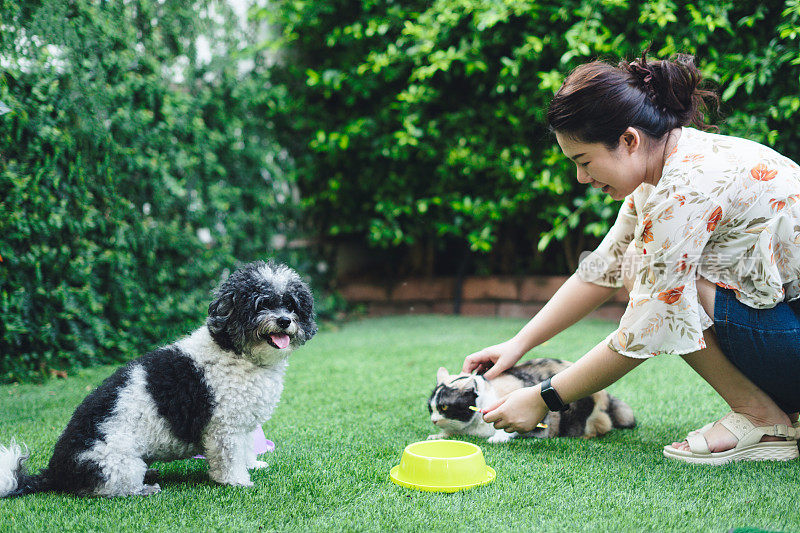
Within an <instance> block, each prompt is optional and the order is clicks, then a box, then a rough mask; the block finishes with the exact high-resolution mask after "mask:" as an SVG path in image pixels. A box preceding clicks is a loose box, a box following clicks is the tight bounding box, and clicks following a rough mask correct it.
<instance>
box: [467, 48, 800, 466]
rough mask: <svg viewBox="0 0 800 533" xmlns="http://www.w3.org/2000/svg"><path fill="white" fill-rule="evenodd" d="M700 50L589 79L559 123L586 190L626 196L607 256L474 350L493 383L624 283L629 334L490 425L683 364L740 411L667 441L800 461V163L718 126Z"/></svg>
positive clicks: (514, 422) (586, 264)
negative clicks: (671, 358)
mask: <svg viewBox="0 0 800 533" xmlns="http://www.w3.org/2000/svg"><path fill="white" fill-rule="evenodd" d="M700 79H701V76H700V73H699V71H698V70H697V68H696V67H695V65H694V63H693V58H692V57H691V56H678V57H676V59H675V60H673V61H651V62H648V61H647V59H646V57H645V56H644V55H643V57H642V58H641V59H638V60H636V61H634V62H632V63H621V64H620V65H619V66H613V65H610V64H606V63H602V62H593V63H588V64H585V65H582V66H580V67H578V68H577V69H575V70H574V71H573V72H572V73H570V75H569V76H568V77H567V79H566V80H565V81H564V84H563V85H562V86H561V88H560V89H559V91H558V93H557V94H556V95H555V97H554V99H553V101H552V103H551V105H550V109H549V112H548V121H549V123H550V128H551V130H552V131H554V133H555V136H556V140H557V141H558V144H559V145H560V147H561V149H562V151H563V152H564V154H565V155H566V156H567V157H568V158H569V159H571V160H573V161H574V162H575V164H576V165H577V171H578V174H577V179H578V181H579V182H580V183H586V184H590V185H591V186H592V187H595V188H602V190H603V191H604V192H606V193H607V194H609V195H610V196H611V197H612V198H614V199H615V200H622V199H625V202H624V203H623V206H622V208H621V210H620V212H619V215H618V217H617V220H616V222H615V223H614V226H613V227H612V228H611V230H610V231H609V233H608V235H606V237H605V239H604V240H603V241H602V243H601V244H600V246H599V247H598V248H597V250H595V251H594V252H593V253H591V254H589V256H588V257H586V258H584V260H583V261H582V262H581V264H580V266H579V268H578V270H577V272H576V273H575V274H574V275H573V276H572V277H571V278H569V279H568V280H567V282H566V283H564V285H563V286H562V287H561V288H560V289H559V290H558V292H557V293H556V294H555V295H554V296H553V297H552V298H551V300H550V301H549V302H548V303H547V305H546V306H545V307H544V308H543V309H542V311H540V312H539V313H538V314H537V315H536V316H534V317H533V319H531V321H530V322H529V323H528V324H527V325H526V326H525V327H524V328H523V329H522V330H521V331H520V332H519V333H518V334H517V335H516V336H514V337H513V338H512V339H510V340H508V341H506V342H503V343H501V344H498V345H495V346H490V347H488V348H485V349H483V350H481V351H479V352H477V353H474V354H472V355H469V356H468V357H467V358H466V359H465V361H464V366H463V371H464V372H471V371H473V370H476V369H478V370H485V369H487V368H489V370H488V371H486V374H485V377H487V378H489V379H491V378H493V377H494V376H496V375H498V374H499V373H501V372H503V371H504V370H506V369H508V368H510V367H511V366H513V365H514V364H515V363H516V362H517V361H518V360H519V359H520V358H521V357H522V356H523V355H524V354H525V353H526V352H527V351H529V350H530V349H531V348H533V347H535V346H537V345H538V344H541V343H542V342H544V341H546V340H547V339H549V338H550V337H552V336H553V335H555V334H557V333H558V332H560V331H562V330H563V329H565V328H567V327H569V326H570V325H572V324H574V323H575V322H577V321H578V320H580V319H581V318H583V317H584V316H586V315H587V314H588V313H589V312H590V311H592V310H593V309H594V308H596V307H597V306H598V305H600V304H601V303H603V302H604V301H606V300H607V299H609V298H610V297H611V296H612V295H613V294H614V292H616V290H617V289H618V288H620V287H621V286H623V285H625V286H626V287H627V289H628V291H629V292H630V300H629V304H628V307H627V309H626V311H625V314H624V316H623V317H622V319H621V321H620V325H619V328H618V329H617V330H616V331H614V332H613V333H612V334H611V335H609V337H608V338H607V339H606V340H604V341H603V342H601V343H600V344H598V345H597V346H595V347H594V348H593V349H592V350H591V351H590V352H589V353H587V354H586V355H584V356H583V357H582V358H581V359H580V360H579V361H577V362H576V363H575V364H574V365H572V366H571V367H570V368H569V369H567V370H564V371H563V372H561V373H559V374H557V375H556V376H554V377H553V378H552V380H551V381H550V382H549V383H548V382H545V383H543V384H540V385H537V386H535V387H530V388H526V389H522V390H519V391H517V392H515V393H512V394H511V395H509V396H507V397H506V398H504V399H502V400H501V401H499V402H498V403H497V404H496V405H495V406H494V408H493V409H492V410H491V411H490V412H489V413H487V414H486V415H485V416H484V419H485V420H486V421H487V422H490V423H493V424H494V425H495V427H496V428H498V429H505V430H507V431H526V430H530V429H531V428H533V427H534V426H535V425H536V424H537V423H538V422H539V421H540V420H541V419H542V418H544V416H545V415H546V414H547V411H548V406H549V408H550V409H558V408H560V407H561V405H562V403H563V404H566V403H569V402H572V401H575V400H577V399H579V398H582V397H584V396H587V395H589V394H591V393H593V392H595V391H597V390H599V389H602V388H604V387H606V386H608V385H610V384H611V383H613V382H615V381H616V380H617V379H619V378H621V377H622V376H624V375H625V374H627V373H628V372H629V371H631V370H632V369H633V368H635V367H636V366H637V365H639V364H640V363H642V362H644V361H645V360H646V359H648V358H650V357H652V356H654V355H658V354H662V353H672V354H678V355H681V356H682V357H683V358H684V360H685V361H686V362H687V363H689V365H690V366H691V367H692V368H693V369H694V370H695V371H697V373H698V374H700V376H702V377H703V378H704V379H705V380H706V381H707V382H708V383H709V384H710V385H711V386H712V387H713V388H714V389H715V390H716V391H717V392H718V393H719V394H720V395H721V396H722V398H723V399H724V400H725V401H726V402H727V403H728V405H729V406H730V408H731V413H729V414H728V415H726V416H725V417H723V418H722V419H721V420H719V421H717V422H716V423H712V424H709V425H707V426H705V427H703V428H701V429H700V430H697V431H693V432H691V433H690V434H689V435H688V436H687V439H686V440H685V441H683V442H680V443H677V442H676V443H673V444H671V445H668V446H665V447H664V454H665V455H666V456H667V457H670V458H674V459H678V460H683V461H687V462H698V463H706V464H722V463H725V462H729V461H734V460H787V459H794V458H796V457H798V449H797V443H796V439H797V435H798V433H800V431H799V430H798V429H797V428H796V427H793V423H794V424H795V425H797V424H796V423H797V418H798V413H797V411H798V410H800V386H799V385H800V342H798V341H800V314H798V313H800V300H798V298H800V203H798V200H800V168H798V166H797V165H796V164H795V163H793V162H792V161H790V160H789V159H787V158H785V157H783V156H781V155H780V154H778V153H776V152H775V151H773V150H771V149H769V148H766V147H764V146H762V145H759V144H757V143H754V142H751V141H746V140H744V139H738V138H734V137H727V136H722V135H715V134H712V133H707V132H705V131H700V130H698V129H693V128H690V127H687V126H689V125H694V126H697V127H699V128H701V129H705V126H704V124H703V115H702V108H703V104H704V101H705V99H709V98H710V99H715V100H716V96H715V95H714V93H712V92H709V91H704V90H702V89H699V88H698V84H699V82H700Z"/></svg>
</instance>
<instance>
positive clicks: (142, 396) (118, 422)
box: [0, 261, 317, 497]
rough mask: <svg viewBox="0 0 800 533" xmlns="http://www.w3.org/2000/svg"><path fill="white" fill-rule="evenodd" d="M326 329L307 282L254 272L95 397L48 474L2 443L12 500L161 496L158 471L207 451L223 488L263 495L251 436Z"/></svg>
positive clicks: (258, 266)
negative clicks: (47, 494)
mask: <svg viewBox="0 0 800 533" xmlns="http://www.w3.org/2000/svg"><path fill="white" fill-rule="evenodd" d="M316 331H317V326H316V323H315V322H314V302H313V298H312V296H311V292H310V291H309V288H308V286H307V285H306V284H305V283H303V281H302V280H301V279H300V277H299V276H298V275H297V273H295V272H294V271H293V270H292V269H290V268H288V267H286V266H283V265H277V264H274V263H271V262H270V263H264V262H261V261H259V262H255V263H250V264H247V265H245V266H244V267H242V268H240V269H239V270H237V271H236V272H234V273H233V274H232V275H231V276H230V277H229V278H228V279H227V280H226V281H225V282H223V283H222V285H221V286H220V287H219V289H218V290H217V292H216V294H215V297H214V301H213V302H212V303H211V305H210V306H209V308H208V319H207V320H206V323H205V325H204V326H202V327H201V328H199V329H197V330H196V331H194V332H193V333H192V334H191V335H189V336H188V337H185V338H183V339H181V340H179V341H177V342H175V343H174V344H170V345H168V346H164V347H162V348H158V349H156V350H154V351H153V352H151V353H148V354H147V355H144V356H143V357H140V358H139V359H136V360H134V361H131V362H130V363H128V364H127V365H125V366H124V367H122V368H120V369H119V370H117V372H116V373H114V374H113V375H112V376H111V377H109V378H108V379H106V380H105V381H104V382H103V383H102V384H101V385H100V386H99V387H98V388H97V389H95V390H94V391H93V392H92V393H91V394H89V396H88V397H87V398H86V399H85V400H84V401H83V403H81V404H80V405H79V406H78V408H77V409H76V410H75V413H74V414H73V415H72V418H71V419H70V421H69V423H68V424H67V427H66V429H65V430H64V432H63V433H62V434H61V436H60V437H59V439H58V442H56V446H55V449H54V451H53V456H52V458H51V459H50V463H49V465H48V467H47V468H46V469H44V470H42V471H41V472H40V473H39V474H37V475H29V474H27V473H26V472H25V468H24V462H25V460H26V459H27V457H28V455H27V454H26V453H24V452H23V451H22V450H21V449H20V446H18V445H17V444H15V443H14V442H13V441H12V443H11V444H10V446H9V447H8V448H6V447H4V446H0V497H7V496H21V495H24V494H30V493H33V492H40V491H56V492H67V493H73V494H78V495H98V496H108V497H111V496H125V495H131V494H139V495H149V494H154V493H156V492H158V491H159V490H160V488H159V486H158V484H155V483H153V484H147V482H146V481H145V474H146V473H148V469H147V467H148V465H149V464H150V463H152V462H153V461H172V460H176V459H185V458H188V457H192V456H193V455H195V454H197V453H202V454H204V455H205V456H206V458H207V459H208V473H209V476H210V477H211V479H213V480H214V481H216V482H218V483H222V484H226V485H238V486H245V487H248V486H252V485H253V483H252V481H250V474H249V473H248V469H252V468H261V467H264V466H266V463H263V462H261V461H257V460H256V454H255V453H254V451H253V443H252V437H251V436H250V433H251V432H252V431H254V430H255V429H256V427H257V426H258V425H259V424H262V423H263V422H265V421H267V420H268V419H269V418H270V416H271V415H272V411H273V410H274V409H275V406H276V404H277V403H278V400H279V398H280V395H281V392H282V390H283V377H284V373H285V370H286V365H287V358H288V356H289V354H290V353H291V351H292V350H293V349H295V348H297V347H299V346H300V345H302V344H304V343H305V342H306V341H307V340H309V339H310V338H311V337H312V336H313V335H314V334H315V333H316ZM148 477H149V476H148ZM148 481H151V480H149V479H148Z"/></svg>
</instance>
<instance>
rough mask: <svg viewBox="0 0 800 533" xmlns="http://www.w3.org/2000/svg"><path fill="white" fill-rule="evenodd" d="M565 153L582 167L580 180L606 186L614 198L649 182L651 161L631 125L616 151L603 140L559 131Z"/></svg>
mask: <svg viewBox="0 0 800 533" xmlns="http://www.w3.org/2000/svg"><path fill="white" fill-rule="evenodd" d="M556 140H557V141H558V145H559V146H560V147H561V151H562V152H564V155H565V156H567V157H568V158H570V159H571V160H572V161H574V162H575V164H576V165H577V167H578V181H579V182H580V183H588V184H590V185H591V186H592V187H594V188H596V189H602V190H603V192H605V193H607V194H609V195H610V196H611V197H612V198H613V199H614V200H622V199H623V198H625V197H626V196H628V195H629V194H631V193H632V192H633V191H634V190H635V189H636V188H637V187H638V186H639V185H641V184H642V183H643V182H644V181H645V177H646V174H647V172H646V171H647V165H646V163H647V161H646V158H645V157H644V156H643V154H644V150H642V143H641V140H642V139H641V137H640V135H639V132H638V131H636V130H635V129H633V128H628V129H627V130H625V132H624V133H623V134H622V135H621V136H620V142H619V145H617V147H616V148H615V149H613V150H609V149H608V148H606V145H604V144H602V143H584V142H580V141H577V140H575V139H572V138H571V137H569V136H567V135H563V134H561V133H558V132H556Z"/></svg>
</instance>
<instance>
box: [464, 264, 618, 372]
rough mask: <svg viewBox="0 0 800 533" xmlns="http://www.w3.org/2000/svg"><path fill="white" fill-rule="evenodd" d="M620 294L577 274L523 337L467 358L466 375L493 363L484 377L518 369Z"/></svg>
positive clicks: (526, 328)
mask: <svg viewBox="0 0 800 533" xmlns="http://www.w3.org/2000/svg"><path fill="white" fill-rule="evenodd" d="M618 290H619V289H616V288H611V287H603V286H601V285H596V284H594V283H590V282H587V281H583V280H582V279H581V278H580V277H578V275H577V274H573V275H572V276H571V277H570V278H569V279H568V280H567V281H566V282H564V284H563V285H562V286H561V287H560V288H559V289H558V291H556V293H555V294H554V295H553V297H552V298H550V300H549V301H548V302H547V304H546V305H545V306H544V307H543V308H542V310H541V311H539V312H538V313H537V314H536V315H535V316H534V317H533V318H532V319H531V320H530V322H528V323H527V324H526V325H525V327H523V328H522V329H521V330H520V331H519V333H517V334H516V335H515V336H514V337H513V338H511V339H510V340H508V341H506V342H503V343H501V344H496V345H494V346H489V347H488V348H484V349H483V350H481V351H479V352H476V353H473V354H471V355H469V356H467V358H466V359H465V360H464V366H463V368H462V371H463V372H472V371H473V370H475V369H479V368H482V367H484V368H485V367H487V366H489V364H490V363H491V364H493V365H494V366H492V368H491V369H490V370H488V371H487V372H486V373H485V374H484V377H485V378H486V379H492V378H494V377H496V376H497V375H499V374H500V373H501V372H504V371H505V370H508V369H509V368H511V367H512V366H514V365H515V364H516V362H517V361H519V360H520V358H522V356H523V355H525V354H526V353H527V352H528V351H529V350H530V349H532V348H533V347H535V346H538V345H539V344H541V343H543V342H544V341H546V340H548V339H550V338H551V337H553V336H555V335H556V334H558V333H560V332H561V331H563V330H565V329H567V328H568V327H569V326H571V325H573V324H575V323H576V322H578V321H579V320H580V319H582V318H583V317H585V316H586V315H588V314H589V313H590V312H592V311H593V310H594V309H596V308H597V307H598V306H599V305H601V304H602V303H603V302H605V301H606V300H608V299H609V298H611V296H613V295H614V293H616V292H617V291H618ZM609 351H610V350H609Z"/></svg>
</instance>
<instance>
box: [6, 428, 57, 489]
mask: <svg viewBox="0 0 800 533" xmlns="http://www.w3.org/2000/svg"><path fill="white" fill-rule="evenodd" d="M29 456H30V454H29V453H28V448H27V446H26V447H25V451H24V452H23V451H22V448H20V446H19V445H18V444H17V443H16V442H15V441H14V439H11V442H10V443H9V445H8V448H6V447H5V446H3V445H2V444H0V498H9V497H13V496H24V495H25V494H31V493H33V492H40V491H43V490H47V489H48V482H47V480H46V478H45V476H44V475H43V474H38V475H35V476H31V475H29V474H28V473H27V472H26V470H25V461H27V460H28V457H29Z"/></svg>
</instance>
